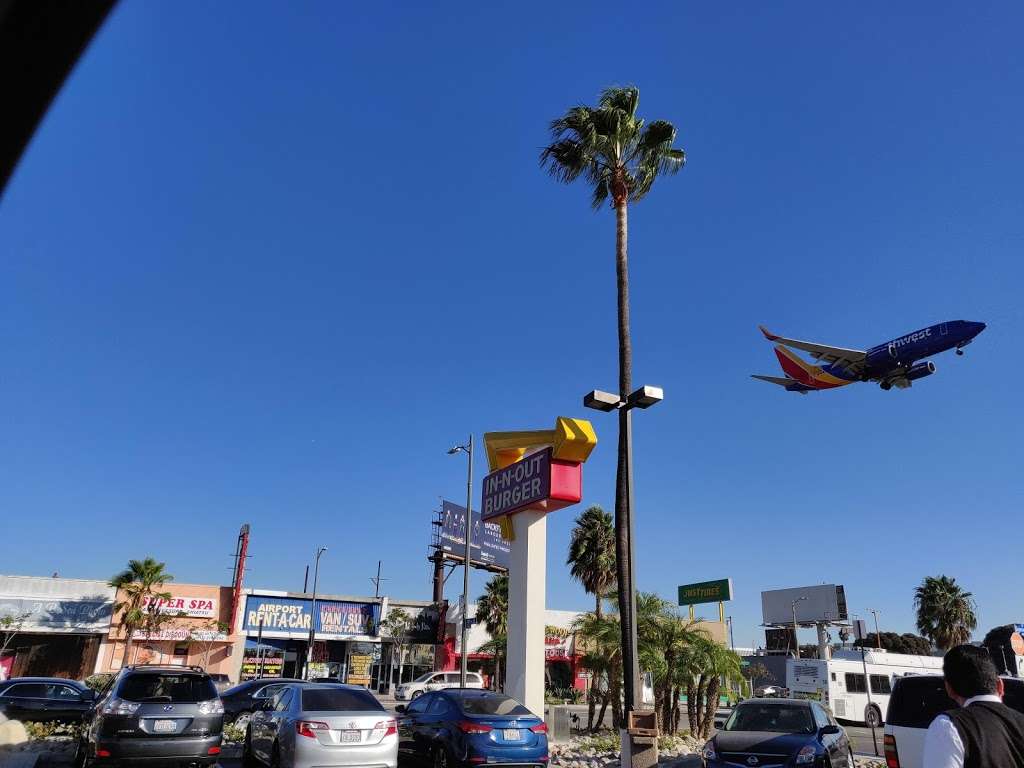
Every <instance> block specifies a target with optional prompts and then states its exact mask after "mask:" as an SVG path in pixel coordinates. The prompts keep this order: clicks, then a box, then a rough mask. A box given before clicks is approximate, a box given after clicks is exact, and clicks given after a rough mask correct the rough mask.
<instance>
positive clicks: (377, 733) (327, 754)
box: [242, 683, 398, 768]
mask: <svg viewBox="0 0 1024 768" xmlns="http://www.w3.org/2000/svg"><path fill="white" fill-rule="evenodd" d="M242 763H243V765H245V766H246V768H255V766H257V765H258V764H260V763H263V764H266V765H268V766H270V768H312V767H313V766H317V768H333V767H334V766H337V767H338V768H351V767H352V766H359V767H360V768H397V766H398V723H397V722H396V721H395V718H394V717H393V716H392V715H391V713H389V712H388V711H387V710H385V709H384V707H382V706H381V704H380V702H379V701H377V699H376V698H374V696H373V694H371V693H370V692H369V691H367V690H366V689H365V688H362V687H359V686H354V685H340V684H326V683H323V684H312V683H296V684H293V685H288V686H285V687H284V688H283V689H281V690H280V691H279V692H278V693H277V694H276V695H275V696H274V698H272V699H270V700H269V701H268V702H267V703H266V705H265V706H264V708H263V709H260V710H257V711H256V712H254V713H253V716H252V719H251V720H250V721H249V725H248V727H247V728H246V732H245V745H244V747H243V749H242Z"/></svg>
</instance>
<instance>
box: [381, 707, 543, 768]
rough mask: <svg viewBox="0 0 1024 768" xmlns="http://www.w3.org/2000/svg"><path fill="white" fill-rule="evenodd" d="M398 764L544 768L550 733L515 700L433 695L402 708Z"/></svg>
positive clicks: (435, 767) (437, 767)
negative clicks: (527, 767)
mask: <svg viewBox="0 0 1024 768" xmlns="http://www.w3.org/2000/svg"><path fill="white" fill-rule="evenodd" d="M395 711H396V712H397V713H398V714H399V718H400V719H399V721H398V761H399V764H400V765H404V766H410V767H411V766H414V765H415V766H423V765H430V766H433V768H469V767H470V766H475V765H481V764H485V763H486V764H488V765H493V764H514V765H517V766H535V767H536V768H546V766H547V763H548V729H547V725H545V723H544V721H543V720H542V719H541V718H539V717H537V716H536V715H535V714H533V713H532V712H531V711H530V710H528V709H527V708H526V707H524V706H523V705H522V704H520V703H519V702H518V701H516V700H515V699H512V698H509V697H508V696H505V695H503V694H500V693H492V692H491V691H483V690H480V689H477V688H448V689H445V690H441V691H431V692H428V693H425V694H423V695H422V696H419V697H417V698H416V700H415V701H413V702H412V703H411V704H409V705H408V706H403V705H401V704H400V705H398V706H397V707H395Z"/></svg>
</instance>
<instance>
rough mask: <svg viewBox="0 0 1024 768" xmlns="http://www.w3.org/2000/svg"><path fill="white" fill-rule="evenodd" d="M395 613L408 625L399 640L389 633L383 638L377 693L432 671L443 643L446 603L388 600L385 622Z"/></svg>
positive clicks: (377, 676)
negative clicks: (399, 614) (438, 649)
mask: <svg viewBox="0 0 1024 768" xmlns="http://www.w3.org/2000/svg"><path fill="white" fill-rule="evenodd" d="M396 610H400V611H402V612H403V613H404V614H405V615H406V616H407V617H408V623H407V626H406V631H405V633H404V634H403V635H402V637H400V638H394V637H392V636H390V634H389V635H387V636H386V637H384V638H383V639H384V648H383V653H382V660H381V668H380V669H379V670H377V672H376V681H377V682H376V689H377V690H378V691H379V692H380V693H387V692H389V690H390V689H391V688H392V687H394V686H397V685H399V684H401V683H407V682H409V681H410V680H415V679H416V678H417V677H419V676H420V675H422V674H424V673H426V672H433V671H434V664H435V659H436V655H435V649H436V648H437V646H438V645H439V644H441V643H443V641H444V626H445V625H444V617H445V613H446V610H447V603H441V604H440V605H439V604H437V603H430V602H425V601H421V600H389V601H388V603H387V613H386V614H385V621H386V619H387V617H388V616H390V615H391V612H392V611H396ZM389 680H390V686H389V684H388V681H389Z"/></svg>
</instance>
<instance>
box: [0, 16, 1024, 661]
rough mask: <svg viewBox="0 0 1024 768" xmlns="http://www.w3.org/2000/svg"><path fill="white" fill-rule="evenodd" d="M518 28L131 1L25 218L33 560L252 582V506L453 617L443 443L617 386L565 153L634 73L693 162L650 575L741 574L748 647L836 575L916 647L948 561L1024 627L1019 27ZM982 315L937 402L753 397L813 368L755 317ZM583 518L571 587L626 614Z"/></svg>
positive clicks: (296, 542) (3, 324)
mask: <svg viewBox="0 0 1024 768" xmlns="http://www.w3.org/2000/svg"><path fill="white" fill-rule="evenodd" d="M487 6H488V4H476V3H464V4H454V3H452V4H445V5H443V6H439V7H428V6H427V5H425V4H412V3H396V4H391V5H390V6H387V7H379V8H371V7H361V8H359V9H355V8H354V6H351V5H344V4H331V3H322V4H305V5H302V6H297V7H285V6H282V5H280V4H272V3H267V4H257V3H246V4H244V5H242V4H229V3H221V4H216V5H212V6H199V5H194V4H192V5H190V4H184V5H182V4H168V3H163V4H160V3H143V2H125V3H122V4H121V5H120V7H118V8H117V9H116V10H115V12H114V13H113V14H112V16H111V17H110V19H109V20H108V21H107V23H106V25H105V27H104V28H103V29H102V30H101V32H100V33H99V35H98V36H97V38H96V39H95V40H94V42H93V44H92V46H91V48H90V49H89V50H88V52H87V53H86V55H85V56H84V57H83V59H82V61H81V63H80V65H79V66H78V68H77V69H76V70H75V72H74V73H73V75H72V76H71V77H70V79H69V80H68V82H67V84H66V86H65V88H64V89H63V91H62V92H61V94H60V95H59V97H58V98H57V99H56V101H55V103H54V105H53V107H52V108H51V110H50V112H49V114H48V116H47V117H46V119H45V120H44V122H43V123H42V125H41V127H40V129H39V131H38V132H37V134H36V136H35V138H34V140H33V142H32V144H31V145H30V147H29V149H28V151H27V153H26V155H25V156H24V158H23V160H22V163H21V165H20V167H19V169H18V171H17V173H16V175H15V176H14V178H13V180H12V182H11V184H10V186H9V187H8V189H7V191H6V192H5V195H4V198H3V200H2V202H0V349H2V350H3V361H2V367H0V418H2V429H0V510H3V520H4V521H5V525H4V529H5V530H4V536H3V539H4V548H3V549H4V556H3V565H2V570H3V571H4V572H8V573H25V574H49V573H51V572H53V571H59V572H60V573H61V574H62V575H67V576H80V577H100V578H105V577H108V576H109V575H111V574H112V573H114V572H115V571H116V570H117V569H118V568H119V567H121V566H122V565H123V563H124V562H125V561H126V560H127V559H128V558H129V557H139V556H145V555H148V554H152V555H154V556H157V557H159V558H161V559H163V560H165V561H167V563H168V568H169V570H170V571H171V572H173V573H174V574H176V576H177V577H178V579H179V580H180V581H190V582H213V581H219V580H223V581H226V580H227V579H228V578H229V572H228V566H229V564H230V554H231V552H232V551H233V547H234V538H235V535H236V533H237V530H238V527H239V525H240V524H241V523H242V522H245V521H248V522H250V523H251V524H252V528H253V542H252V554H253V558H252V561H251V567H252V575H251V579H250V583H252V584H253V585H257V586H264V587H272V588H291V589H298V588H300V587H301V584H302V575H303V567H304V564H305V563H306V562H307V561H308V560H309V557H310V552H311V551H312V549H313V547H314V545H315V544H317V543H323V544H325V545H327V546H328V547H329V548H330V551H329V552H328V554H327V555H325V557H324V560H323V561H322V562H323V567H322V584H323V588H324V589H327V590H329V591H332V592H339V593H349V594H351V593H365V592H367V591H368V590H372V585H371V584H370V582H369V577H371V576H372V575H373V574H374V571H375V569H376V564H377V560H378V559H383V561H384V575H385V577H387V578H388V579H390V581H387V582H385V588H386V589H387V591H389V592H392V593H394V594H398V595H402V596H405V597H422V598H426V597H428V596H429V589H430V587H429V566H428V563H427V562H426V560H425V556H426V554H427V544H428V538H429V531H430V525H429V518H430V511H431V509H433V508H435V507H436V505H437V499H438V497H439V496H441V495H447V496H449V497H450V498H453V499H454V500H456V501H461V500H462V498H463V494H464V474H465V462H464V459H463V458H462V457H450V456H447V455H446V454H445V450H446V449H447V448H448V447H449V446H450V445H451V444H452V443H453V442H455V441H460V440H464V439H465V437H466V435H467V433H469V432H470V431H472V432H474V433H475V434H476V435H478V436H479V435H481V433H483V432H484V431H486V430H494V429H518V428H526V429H529V428H542V427H546V426H548V425H549V424H551V423H552V422H553V420H554V417H555V416H556V415H570V416H586V415H587V414H586V412H584V410H583V409H582V407H581V406H580V403H579V399H580V396H581V395H582V393H583V392H585V391H587V390H589V389H592V388H595V387H597V388H606V389H611V388H613V387H614V384H615V381H616V369H615V366H616V352H615V350H616V347H615V324H614V322H615V321H614V297H615V294H614V267H613V252H614V250H613V246H614V222H613V215H612V212H611V211H610V210H602V211H600V212H598V213H594V212H592V211H591V210H590V208H589V200H588V193H587V191H586V190H585V189H583V188H581V187H562V186H559V185H557V184H555V183H554V182H552V181H551V180H550V179H548V178H547V177H546V176H545V175H544V174H543V173H541V171H539V170H538V168H537V154H538V150H539V148H540V147H541V146H542V145H543V144H544V142H545V140H546V138H547V135H546V125H547V122H548V121H549V120H550V119H551V118H553V117H555V116H557V115H558V114H560V113H561V112H562V111H564V110H565V109H566V108H567V107H569V106H571V105H573V104H575V103H578V102H587V101H593V99H594V98H595V96H596V94H597V93H598V92H599V91H600V90H601V88H603V87H605V86H607V85H610V84H616V83H619V84H624V83H636V84H637V85H639V86H640V88H641V112H642V113H643V114H644V115H645V116H647V117H648V118H650V119H654V118H660V119H667V120H670V121H672V122H674V123H675V124H676V125H677V126H678V128H679V137H680V141H679V143H680V145H681V146H683V147H684V148H685V149H686V150H687V153H688V156H689V160H688V164H687V166H686V168H685V169H684V170H683V172H682V173H681V174H680V175H678V176H676V177H672V178H668V179H665V180H663V181H661V182H659V184H658V185H657V187H656V188H655V190H654V192H653V193H652V195H651V196H650V197H649V198H648V199H647V200H645V201H643V202H642V203H640V204H639V205H637V206H635V207H634V208H633V209H632V211H631V219H630V225H631V241H630V247H631V262H632V289H633V294H632V298H633V333H634V336H633V340H634V351H635V367H634V370H635V379H636V381H637V383H638V384H639V383H651V384H658V385H661V386H663V387H664V388H665V401H664V403H662V404H661V405H659V406H658V407H657V408H654V409H652V410H650V411H647V412H643V413H640V414H638V415H637V417H636V420H635V446H636V448H635V460H636V483H637V488H636V501H637V510H638V511H637V543H636V549H637V553H638V556H639V560H638V574H639V579H640V582H641V585H642V586H643V587H645V588H647V589H653V590H656V591H659V592H661V593H662V594H664V595H666V596H672V595H674V592H675V587H676V585H677V584H680V583H684V582H689V581H699V580H704V579H711V578H719V577H723V576H731V577H732V578H733V580H734V584H735V589H736V595H737V597H736V600H735V601H734V602H733V603H732V604H731V605H730V606H729V610H730V613H732V614H733V615H734V616H735V617H736V642H737V644H742V645H748V644H751V643H752V642H754V641H755V639H757V638H761V637H763V636H762V635H759V634H757V629H756V625H757V624H758V623H759V620H760V602H759V592H760V590H762V589H768V588H777V587H787V586H799V585H806V584H816V583H823V582H837V583H842V584H844V585H845V586H846V590H847V595H848V598H849V603H850V609H851V612H855V613H860V614H861V615H867V612H866V609H868V608H876V609H880V610H881V611H882V613H881V621H882V624H883V628H884V629H895V630H899V631H908V630H910V629H911V628H912V622H913V619H912V605H911V598H912V590H913V587H914V585H915V584H917V583H918V582H919V581H920V580H921V579H922V577H924V576H925V575H934V574H938V573H947V574H949V575H953V576H955V577H956V578H957V579H958V580H959V581H961V582H962V583H963V584H964V585H965V586H966V587H967V588H968V589H970V590H971V591H972V592H973V593H974V595H975V597H976V599H977V601H978V609H979V628H980V629H981V630H982V631H984V630H986V629H988V628H989V627H991V626H993V625H995V624H1000V623H1006V622H1009V621H1013V620H1020V619H1024V616H1022V615H1021V608H1020V604H1019V600H1018V599H1017V593H1016V590H1014V589H1012V588H1011V585H1013V584H1015V583H1016V580H1017V572H1016V571H1017V569H1016V564H1015V560H1016V557H1015V556H1014V555H1013V554H1012V552H1013V546H1014V543H1015V537H1014V535H1013V531H1014V530H1015V521H1016V519H1017V517H1018V516H1019V510H1020V508H1021V502H1022V500H1024V498H1022V496H1024V494H1022V485H1024V481H1022V477H1021V473H1020V456H1019V448H1018V445H1017V443H1018V434H1017V433H1018V432H1019V430H1020V426H1021V409H1020V400H1019V396H1018V390H1019V381H1020V379H1021V377H1022V376H1024V369H1022V363H1021V358H1020V354H1019V352H1020V336H1021V332H1022V325H1024V315H1022V310H1021V307H1020V300H1019V288H1020V285H1021V284H1022V279H1024V268H1022V267H1021V261H1020V258H1019V257H1020V254H1021V251H1022V246H1024V193H1022V189H1024V187H1022V185H1021V178H1022V177H1024V131H1021V123H1022V118H1024V106H1022V103H1021V100H1020V98H1019V94H1020V93H1022V92H1024V62H1022V60H1021V58H1020V55H1019V35H1018V30H1019V29H1020V28H1021V25H1022V23H1024V10H1022V8H1021V6H1020V5H1019V4H1014V3H990V4H982V5H979V6H972V7H971V8H969V9H965V8H964V7H963V6H962V5H954V4H941V3H940V4H935V3H919V4H904V5H901V6H900V7H899V8H893V7H892V6H891V4H886V3H868V4H860V5H858V6H857V7H853V6H851V7H838V6H834V5H832V6H828V7H826V6H823V5H821V4H817V3H809V2H805V3H778V4H773V5H772V7H770V8H769V7H767V6H764V7H757V8H755V7H754V6H752V5H748V6H746V7H743V8H739V7H736V8H723V7H722V6H721V4H718V3H686V4H678V3H663V4H649V5H648V6H647V7H645V9H644V11H643V12H642V13H635V12H630V11H628V10H627V9H625V8H624V7H623V6H621V5H607V6H605V7H604V9H603V10H602V9H601V8H600V7H598V6H595V5H594V4H592V3H587V4H574V3H562V4H556V5H550V4H534V5H530V4H517V5H516V6H515V7H514V8H512V7H508V8H498V7H487ZM958 318H964V319H970V320H981V321H984V322H987V323H988V324H989V328H988V330H987V331H986V332H985V333H984V334H983V335H982V336H981V337H980V338H979V339H978V341H977V343H976V344H975V345H974V346H972V347H971V348H970V349H969V350H968V353H967V355H966V356H965V357H963V358H956V357H954V356H953V355H951V354H947V355H945V356H943V357H941V358H938V359H937V360H936V363H937V365H938V373H937V375H935V376H934V377H933V378H930V379H927V380H925V381H922V382H919V383H918V384H917V385H915V386H914V388H913V389H912V390H909V391H892V392H888V393H885V392H881V391H880V390H879V389H878V388H877V387H876V386H874V385H859V386H852V387H849V388H847V389H845V390H841V391H835V392H828V393H823V394H820V395H811V396H808V397H797V396H794V395H791V394H788V393H786V392H783V391H781V390H777V389H776V388H773V387H770V386H768V385H764V384H761V383H759V382H755V381H752V380H751V379H749V378H748V374H749V373H754V372H759V373H768V374H775V373H776V372H777V365H776V362H775V359H774V355H773V354H772V351H771V346H770V345H769V344H768V343H767V342H765V341H764V340H763V339H762V338H761V336H760V334H759V333H758V332H757V328H756V326H757V324H758V323H764V324H766V325H768V326H769V327H770V328H771V329H772V330H775V331H776V332H780V333H785V334H787V335H792V336H796V337H800V338H809V339H813V340H818V341H822V342H826V343H833V344H837V345H843V346H864V345H869V344H873V343H877V342H880V341H883V340H885V339H887V338H889V337H892V336H896V335H900V334H902V333H905V332H908V331H911V330H914V329H917V328H919V327H922V326H924V325H928V324H931V323H933V322H937V321H940V320H943V319H958ZM594 422H595V425H596V427H597V430H598V434H599V438H600V441H601V442H600V444H599V445H598V448H597V450H596V451H595V453H594V455H593V457H592V459H591V461H590V462H589V463H588V464H587V466H586V474H585V480H584V482H585V500H584V501H585V503H588V504H589V503H600V504H603V505H605V506H606V507H608V508H610V507H611V505H612V494H613V488H614V444H615V432H614V418H611V417H604V416H602V415H601V414H595V415H594ZM478 466H480V463H478ZM482 474H483V472H482V468H481V471H480V472H478V473H477V480H478V481H479V479H480V477H481V476H482ZM581 509H582V508H581ZM573 512H574V511H573V510H565V511H562V512H559V513H557V514H555V515H553V516H552V517H551V518H550V522H549V557H548V565H549V580H548V583H549V587H548V604H549V605H550V606H552V607H558V608H585V607H587V606H588V605H589V600H588V599H587V598H586V596H585V595H584V594H583V592H582V590H581V589H580V588H579V587H578V586H576V585H574V584H573V583H571V582H570V581H569V579H568V577H567V574H566V570H565V568H564V567H563V565H562V563H563V561H564V556H565V551H566V547H567V542H568V535H569V530H570V527H571V525H572V518H573ZM452 583H454V580H453V582H452ZM482 584H483V577H482V576H476V577H475V578H474V585H473V590H474V592H475V593H477V594H478V593H479V590H480V588H481V586H482ZM807 639H808V640H810V636H809V635H808V638H807Z"/></svg>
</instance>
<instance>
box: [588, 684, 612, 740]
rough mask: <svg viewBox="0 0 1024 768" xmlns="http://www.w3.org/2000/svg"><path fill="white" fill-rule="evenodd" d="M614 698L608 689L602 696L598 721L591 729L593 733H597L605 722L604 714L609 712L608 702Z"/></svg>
mask: <svg viewBox="0 0 1024 768" xmlns="http://www.w3.org/2000/svg"><path fill="white" fill-rule="evenodd" d="M611 700H612V697H611V695H610V693H609V692H608V691H605V693H604V696H602V697H601V711H600V712H599V713H598V716H597V722H595V723H594V725H593V727H592V728H591V729H590V730H591V733H597V731H598V730H599V729H600V728H601V723H603V722H604V716H605V715H606V714H607V712H608V702H609V701H611Z"/></svg>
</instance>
